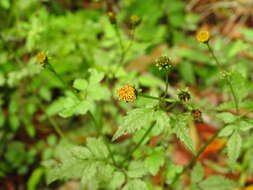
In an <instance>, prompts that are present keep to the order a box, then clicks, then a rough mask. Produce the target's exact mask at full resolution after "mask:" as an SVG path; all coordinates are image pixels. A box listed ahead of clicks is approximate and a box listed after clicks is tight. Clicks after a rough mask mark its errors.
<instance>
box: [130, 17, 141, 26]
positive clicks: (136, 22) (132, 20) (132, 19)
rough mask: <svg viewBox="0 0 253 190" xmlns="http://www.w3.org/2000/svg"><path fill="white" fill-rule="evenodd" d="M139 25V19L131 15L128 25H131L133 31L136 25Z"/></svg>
mask: <svg viewBox="0 0 253 190" xmlns="http://www.w3.org/2000/svg"><path fill="white" fill-rule="evenodd" d="M140 23H141V19H140V17H138V16H136V15H132V16H131V17H130V24H131V27H132V28H133V29H134V28H136V27H137V26H138V25H140Z"/></svg>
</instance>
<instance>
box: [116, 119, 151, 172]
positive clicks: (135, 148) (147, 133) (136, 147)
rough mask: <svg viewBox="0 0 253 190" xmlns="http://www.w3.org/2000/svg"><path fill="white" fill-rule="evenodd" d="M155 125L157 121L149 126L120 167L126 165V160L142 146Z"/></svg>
mask: <svg viewBox="0 0 253 190" xmlns="http://www.w3.org/2000/svg"><path fill="white" fill-rule="evenodd" d="M154 126H155V122H153V123H152V124H151V125H150V127H149V128H148V130H147V131H146V132H145V134H144V135H143V136H142V138H141V139H140V140H139V142H138V143H137V144H136V145H135V147H134V148H133V149H132V150H131V151H130V152H129V153H128V154H127V155H126V157H125V159H124V160H123V161H122V162H121V164H120V165H119V166H120V168H121V167H124V164H125V163H126V161H127V160H128V159H129V158H130V157H131V156H132V154H133V153H134V152H135V151H136V150H137V149H138V148H139V147H140V145H141V144H142V143H143V141H144V140H145V139H146V137H147V136H148V135H149V133H150V131H151V130H152V129H153V127H154Z"/></svg>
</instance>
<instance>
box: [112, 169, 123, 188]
mask: <svg viewBox="0 0 253 190" xmlns="http://www.w3.org/2000/svg"><path fill="white" fill-rule="evenodd" d="M124 181H125V175H124V174H123V173H122V172H114V173H113V176H112V179H111V180H110V183H109V185H108V187H109V189H117V188H119V187H120V186H121V185H122V184H123V183H124Z"/></svg>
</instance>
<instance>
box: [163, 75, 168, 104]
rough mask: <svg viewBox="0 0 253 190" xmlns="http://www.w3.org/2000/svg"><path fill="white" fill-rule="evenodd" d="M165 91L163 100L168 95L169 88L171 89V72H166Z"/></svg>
mask: <svg viewBox="0 0 253 190" xmlns="http://www.w3.org/2000/svg"><path fill="white" fill-rule="evenodd" d="M165 83H166V84H165V91H164V95H163V99H164V98H165V97H166V95H167V93H168V88H169V72H168V71H167V72H166V82H165Z"/></svg>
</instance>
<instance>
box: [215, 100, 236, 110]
mask: <svg viewBox="0 0 253 190" xmlns="http://www.w3.org/2000/svg"><path fill="white" fill-rule="evenodd" d="M234 107H235V104H234V102H232V101H230V102H224V103H222V104H220V105H218V107H216V110H217V111H223V110H229V109H233V108H234Z"/></svg>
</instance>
